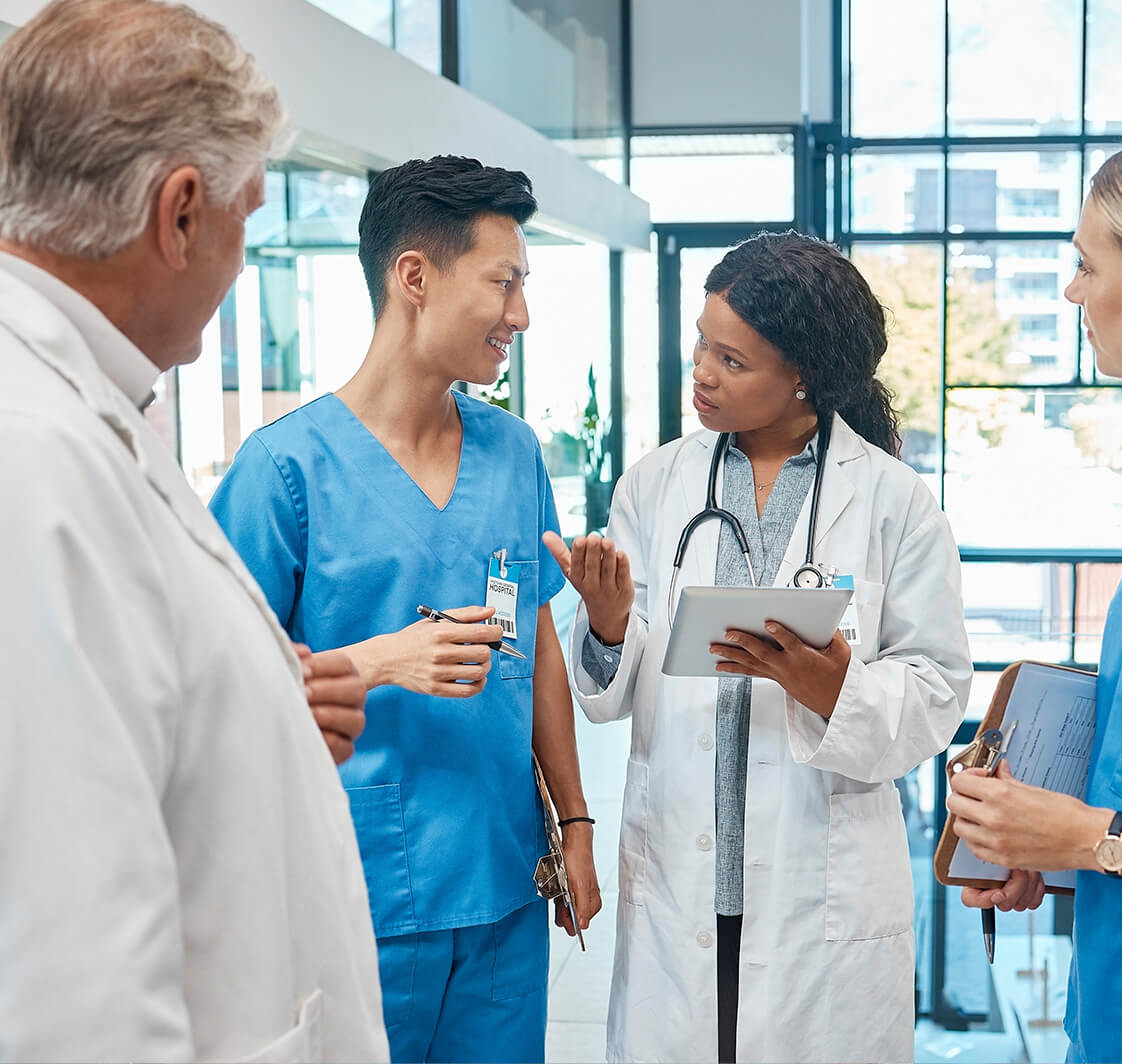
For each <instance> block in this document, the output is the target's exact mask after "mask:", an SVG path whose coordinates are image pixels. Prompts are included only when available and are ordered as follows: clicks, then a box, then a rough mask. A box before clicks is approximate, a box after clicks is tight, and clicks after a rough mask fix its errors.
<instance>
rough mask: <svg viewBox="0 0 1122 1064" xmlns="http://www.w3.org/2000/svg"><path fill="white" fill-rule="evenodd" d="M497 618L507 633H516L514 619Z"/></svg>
mask: <svg viewBox="0 0 1122 1064" xmlns="http://www.w3.org/2000/svg"><path fill="white" fill-rule="evenodd" d="M495 620H496V621H498V622H499V624H500V625H502V629H503V631H504V632H505V633H506V634H507V635H513V634H514V621H512V620H511V619H510V618H509V617H496V618H495Z"/></svg>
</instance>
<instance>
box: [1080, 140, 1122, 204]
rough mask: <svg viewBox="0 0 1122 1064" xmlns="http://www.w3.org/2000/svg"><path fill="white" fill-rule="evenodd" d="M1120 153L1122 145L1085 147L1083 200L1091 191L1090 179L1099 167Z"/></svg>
mask: <svg viewBox="0 0 1122 1064" xmlns="http://www.w3.org/2000/svg"><path fill="white" fill-rule="evenodd" d="M1120 151H1122V144H1090V145H1088V147H1087V156H1086V158H1087V161H1086V163H1085V164H1084V167H1083V198H1084V199H1086V198H1087V193H1088V192H1090V191H1091V178H1093V177H1094V176H1095V174H1096V173H1097V172H1098V169H1099V167H1100V166H1102V164H1103V163H1105V162H1106V161H1107V159H1109V158H1110V157H1111V156H1112V155H1115V154H1117V153H1118V152H1120Z"/></svg>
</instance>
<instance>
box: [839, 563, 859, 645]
mask: <svg viewBox="0 0 1122 1064" xmlns="http://www.w3.org/2000/svg"><path fill="white" fill-rule="evenodd" d="M834 587H847V588H849V590H850V591H853V590H854V587H853V577H852V576H835V577H834ZM838 631H839V632H841V634H842V639H844V640H845V641H846V642H847V643H848V644H849V645H850V646H851V647H853V646H856V645H857V644H858V643H860V642H861V626H860V624H859V623H858V621H857V597H856V595H855V596H854V597H853V598H851V599H850V600H849V605H848V606H846V608H845V613H843V614H842V619H841V623H839V624H838Z"/></svg>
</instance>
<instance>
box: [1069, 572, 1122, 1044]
mask: <svg viewBox="0 0 1122 1064" xmlns="http://www.w3.org/2000/svg"><path fill="white" fill-rule="evenodd" d="M1120 678H1122V588H1120V589H1119V590H1118V591H1117V592H1116V593H1115V595H1114V601H1113V602H1112V603H1111V604H1110V612H1109V613H1108V614H1107V618H1106V628H1105V630H1104V632H1103V648H1102V657H1101V660H1100V663H1099V679H1098V690H1097V695H1096V710H1095V714H1096V715H1095V744H1094V746H1093V747H1092V749H1091V771H1090V775H1089V776H1088V777H1087V804H1088V805H1092V806H1097V807H1100V808H1106V809H1114V810H1116V811H1117V810H1119V809H1122V705H1120V704H1119V702H1120V701H1122V691H1119V679H1120ZM1120 1008H1122V879H1118V878H1116V877H1114V876H1105V875H1103V874H1102V873H1101V872H1077V873H1076V876H1075V930H1074V943H1073V951H1072V958H1071V975H1070V977H1069V981H1068V996H1067V1016H1066V1018H1065V1020H1064V1028H1065V1029H1066V1031H1067V1034H1068V1037H1069V1038H1070V1039H1071V1042H1072V1050H1073V1052H1072V1055H1071V1057H1070V1058H1069V1059H1074V1060H1081V1061H1120V1060H1122V1027H1120V1026H1119V1019H1118V1017H1119V1010H1120Z"/></svg>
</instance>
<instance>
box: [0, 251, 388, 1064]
mask: <svg viewBox="0 0 1122 1064" xmlns="http://www.w3.org/2000/svg"><path fill="white" fill-rule="evenodd" d="M0 367H2V370H0V372H2V374H3V384H2V393H0V500H2V501H0V510H2V512H0V556H2V557H3V558H4V562H5V575H4V591H3V595H2V598H0V601H2V602H3V604H4V610H3V620H2V624H0V675H2V676H3V678H4V679H3V686H2V688H0V691H2V693H0V1060H21V1061H24V1060H60V1059H61V1060H96V1059H103V1060H145V1061H149V1060H150V1061H160V1060H188V1059H194V1058H200V1059H219V1060H235V1059H245V1060H263V1061H264V1060H268V1061H276V1062H286V1061H305V1060H332V1061H336V1060H388V1059H389V1054H388V1047H387V1042H386V1035H385V1029H384V1027H383V1025H382V1009H381V994H380V990H379V982H378V969H377V954H376V947H375V942H374V935H373V930H372V927H371V922H370V915H369V909H368V906H367V899H366V889H365V884H364V882H363V877H362V869H361V865H360V862H359V855H358V848H357V845H356V842H355V836H354V829H353V827H352V825H351V820H350V815H349V811H348V805H347V801H346V797H345V795H344V792H343V789H342V787H341V786H340V783H339V779H338V775H337V773H336V770H335V766H334V765H333V764H332V761H331V757H330V755H329V754H328V751H327V748H326V746H325V744H324V741H323V738H322V736H321V735H320V733H319V731H318V729H317V727H316V725H315V723H314V721H313V719H312V716H311V713H310V711H309V709H308V705H307V702H306V700H305V697H304V693H303V684H302V680H301V678H300V667H299V664H298V662H297V660H296V658H295V655H294V654H293V652H292V650H291V648H290V646H289V643H288V640H287V639H286V638H285V636H284V633H283V632H282V631H281V629H280V627H279V626H278V625H277V623H276V621H275V619H274V618H273V616H272V613H271V611H270V610H269V607H268V606H267V605H266V603H265V600H264V598H263V596H262V595H261V593H260V591H259V589H258V588H257V586H256V585H255V584H254V582H253V580H252V578H251V577H250V576H249V574H248V573H247V571H246V570H245V568H244V566H242V564H241V562H240V561H239V560H238V558H237V557H236V556H235V554H234V552H233V551H232V549H231V548H230V546H229V545H228V543H227V542H226V539H225V537H224V536H223V534H222V532H221V531H220V530H219V528H218V526H217V524H215V522H214V520H213V519H212V518H211V516H210V515H209V513H207V511H206V510H205V508H204V507H203V506H202V505H201V504H200V503H199V501H198V499H196V498H195V496H194V495H193V493H192V492H191V490H190V488H189V487H188V485H187V483H186V481H185V480H184V478H183V475H182V473H181V472H180V470H179V468H178V467H177V466H176V464H175V462H174V459H173V458H172V456H171V455H170V454H169V453H168V452H167V449H166V448H165V447H164V446H163V444H162V443H161V442H160V441H159V439H158V438H157V437H156V436H155V434H154V433H153V432H152V431H151V429H150V428H149V426H148V425H147V424H146V423H145V421H144V419H143V418H142V417H141V416H140V414H139V413H138V412H137V410H136V408H135V407H134V406H133V405H132V404H131V403H130V402H129V400H128V399H126V397H125V395H124V394H123V393H122V392H121V391H120V390H119V389H118V388H116V387H115V386H114V385H113V384H112V383H111V382H110V380H109V378H107V377H106V376H105V374H104V373H103V372H102V371H101V369H100V368H99V365H98V363H97V361H96V360H95V358H94V357H93V354H92V353H91V350H90V348H89V346H88V345H87V343H86V342H85V340H84V339H83V337H82V334H81V333H80V331H79V330H78V329H77V328H76V327H75V326H74V324H73V322H72V321H71V320H70V318H68V317H67V316H65V315H64V314H63V313H61V312H60V311H59V310H58V309H57V307H56V306H55V305H54V303H52V302H51V300H50V299H48V298H46V297H45V296H44V295H43V294H41V292H40V291H37V290H36V289H35V288H34V287H31V286H29V285H27V284H25V283H23V281H21V280H17V279H16V278H15V277H14V276H13V275H11V274H8V273H6V272H4V271H3V270H0Z"/></svg>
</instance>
